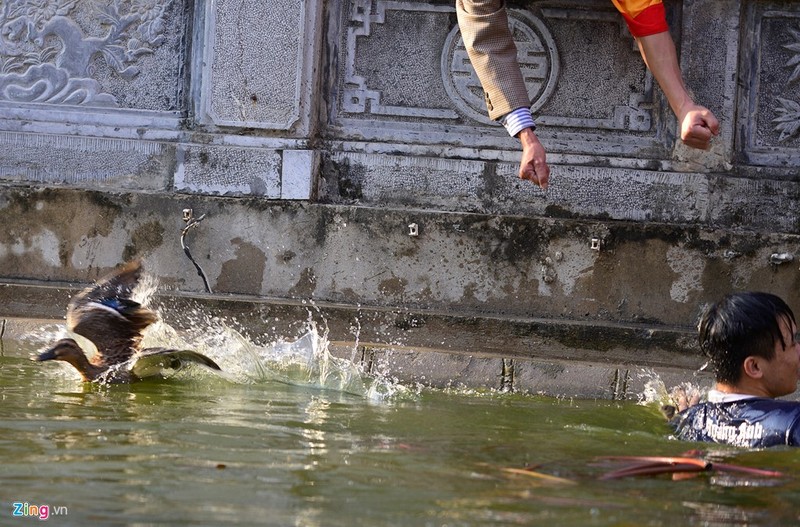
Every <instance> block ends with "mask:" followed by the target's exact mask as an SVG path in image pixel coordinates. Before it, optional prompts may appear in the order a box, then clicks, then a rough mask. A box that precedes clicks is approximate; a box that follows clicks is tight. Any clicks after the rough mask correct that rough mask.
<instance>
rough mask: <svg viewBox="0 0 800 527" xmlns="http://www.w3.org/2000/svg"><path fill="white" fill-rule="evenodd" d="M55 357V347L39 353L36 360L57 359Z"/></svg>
mask: <svg viewBox="0 0 800 527" xmlns="http://www.w3.org/2000/svg"><path fill="white" fill-rule="evenodd" d="M55 358H56V352H55V348H50V349H49V350H47V351H45V352H42V353H40V354H39V355H37V356H36V358H35V359H34V360H35V361H37V362H42V361H45V360H55Z"/></svg>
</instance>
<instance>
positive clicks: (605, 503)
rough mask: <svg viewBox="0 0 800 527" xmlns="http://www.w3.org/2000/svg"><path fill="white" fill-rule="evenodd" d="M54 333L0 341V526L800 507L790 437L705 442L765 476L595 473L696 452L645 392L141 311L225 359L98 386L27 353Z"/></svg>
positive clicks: (449, 521)
mask: <svg viewBox="0 0 800 527" xmlns="http://www.w3.org/2000/svg"><path fill="white" fill-rule="evenodd" d="M63 333H64V329H63V327H60V326H57V325H48V326H43V327H42V328H40V329H39V330H37V331H35V332H33V333H31V334H30V335H27V336H26V337H25V338H22V339H20V340H9V339H8V338H6V339H5V340H3V342H2V344H3V345H2V350H0V460H2V463H1V464H0V525H26V524H31V523H32V522H34V521H37V520H34V517H39V516H41V515H42V511H45V510H46V511H47V514H46V515H47V516H48V518H47V521H48V522H50V523H54V524H57V525H80V526H84V525H89V524H97V525H158V524H170V525H182V524H184V525H189V524H191V525H211V526H220V525H279V526H284V525H285V526H321V527H327V526H342V527H352V526H362V525H363V526H380V525H392V526H404V525H409V526H462V525H463V526H479V525H480V526H483V525H486V526H489V525H492V526H495V525H548V526H549V525H555V526H570V525H576V526H586V525H598V526H601V525H637V526H638V525H790V524H798V523H800V507H798V503H800V483H799V482H798V478H797V474H799V473H800V455H798V454H800V451H797V450H792V449H774V450H769V451H744V450H739V449H735V448H724V447H723V448H719V447H714V448H713V452H710V453H709V454H708V455H709V456H711V457H712V458H713V459H715V460H724V461H725V462H726V463H733V464H739V465H744V466H748V467H758V468H765V469H772V470H780V471H782V472H783V473H784V474H785V476H784V477H780V478H760V477H755V476H750V475H738V476H735V475H731V474H729V473H717V472H710V473H703V474H701V475H699V476H697V477H693V478H689V479H681V480H673V478H671V477H670V475H661V476H646V477H636V478H622V479H612V480H603V479H601V477H602V476H603V474H605V473H607V472H608V471H610V470H613V469H615V468H619V466H620V464H619V463H620V462H615V461H610V460H605V459H601V458H603V457H604V456H644V455H649V456H671V455H680V454H681V453H684V452H686V451H688V450H690V449H692V448H700V449H704V450H705V451H706V452H708V449H709V445H697V444H691V443H681V442H678V441H675V440H672V439H670V437H669V429H668V427H667V425H666V423H665V421H664V419H663V418H662V417H661V416H660V414H659V413H658V411H657V409H656V406H657V405H655V404H637V403H636V402H611V401H588V400H573V399H554V398H546V397H541V396H531V395H522V394H508V393H497V392H476V391H471V390H467V389H458V388H454V389H448V390H436V389H430V388H424V387H419V386H403V385H401V384H398V383H396V382H394V381H392V380H391V379H386V378H381V377H369V376H366V375H363V374H361V372H359V370H358V367H357V366H356V365H355V364H353V363H351V362H348V361H346V360H342V359H335V358H333V357H331V356H330V354H328V353H327V343H326V341H325V339H324V336H321V335H320V334H318V333H317V332H316V331H315V330H314V328H313V327H312V328H310V329H309V332H308V333H307V334H305V335H304V336H301V337H300V338H297V339H294V340H292V341H289V342H279V343H276V344H273V345H269V346H256V345H255V344H253V343H251V342H249V341H248V340H247V339H245V338H244V337H242V336H241V335H239V334H238V333H236V332H235V331H233V330H230V329H227V328H222V329H220V326H217V327H215V328H214V329H213V330H209V328H207V327H206V328H200V329H198V330H197V331H196V332H195V333H194V334H181V335H178V333H177V332H175V331H173V330H172V329H171V328H169V327H167V326H164V325H159V327H157V328H154V330H153V331H152V332H150V333H148V337H147V338H148V340H149V342H147V343H148V344H150V345H154V344H155V343H158V344H177V345H180V346H181V347H185V346H192V347H194V348H195V349H200V350H201V351H204V352H205V353H207V354H208V355H210V356H211V357H212V358H214V359H215V360H217V361H218V362H219V363H220V365H221V366H222V367H223V369H224V370H226V371H227V373H226V375H225V376H219V375H216V374H213V373H211V372H206V371H204V370H201V369H196V370H188V371H183V372H178V373H176V374H175V375H174V376H171V377H170V378H166V379H163V380H155V381H145V382H141V383H138V384H133V385H122V386H119V385H118V386H97V385H89V384H84V383H82V382H80V380H79V379H78V377H77V374H76V373H75V372H73V371H72V370H70V367H69V366H67V365H66V364H62V363H53V362H47V363H36V362H33V361H31V360H30V357H31V356H32V355H33V354H34V353H35V352H36V351H37V350H41V349H42V348H43V347H44V346H45V345H46V344H47V343H48V342H50V341H52V340H54V339H55V338H57V337H59V336H61V335H63ZM526 468H527V469H530V470H531V471H525V470H521V469H526ZM15 504H21V505H15ZM25 504H27V512H28V515H27V516H24V513H25V506H26V505H25ZM33 506H35V507H39V509H40V510H39V511H35V509H33ZM43 506H44V507H43ZM45 507H46V509H45ZM32 511H33V512H34V513H37V514H38V515H39V516H36V514H30V513H31V512H32ZM15 512H16V513H17V515H15V514H14V513H15ZM19 514H23V516H22V517H20V516H19Z"/></svg>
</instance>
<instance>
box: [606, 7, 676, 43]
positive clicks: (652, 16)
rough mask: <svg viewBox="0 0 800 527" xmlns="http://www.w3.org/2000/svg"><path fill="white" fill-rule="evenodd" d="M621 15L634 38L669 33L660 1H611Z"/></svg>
mask: <svg viewBox="0 0 800 527" xmlns="http://www.w3.org/2000/svg"><path fill="white" fill-rule="evenodd" d="M611 1H612V2H613V3H614V7H616V8H617V10H618V11H619V12H620V13H622V16H623V18H625V22H627V23H628V29H630V31H631V34H632V35H633V36H634V37H646V36H647V35H655V34H656V33H663V32H664V31H669V26H668V25H667V16H666V13H665V12H664V4H663V3H662V2H661V0H611Z"/></svg>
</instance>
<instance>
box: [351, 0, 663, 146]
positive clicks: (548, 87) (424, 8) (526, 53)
mask: <svg viewBox="0 0 800 527" xmlns="http://www.w3.org/2000/svg"><path fill="white" fill-rule="evenodd" d="M454 12H455V9H454V8H453V7H452V6H451V5H438V4H429V3H423V2H396V1H387V0H377V1H376V0H350V2H349V10H348V12H347V25H348V27H347V33H346V41H345V42H344V46H343V48H344V57H343V63H344V71H343V79H342V80H343V83H342V91H341V94H342V95H341V109H342V110H343V112H344V113H345V114H350V115H361V116H364V117H372V116H386V117H397V118H400V119H399V120H406V121H410V120H425V121H429V122H439V123H441V122H443V121H453V120H460V121H467V122H473V123H475V122H477V123H481V124H484V125H492V124H494V123H492V121H491V120H490V119H489V118H488V116H487V114H486V107H485V102H484V98H483V90H482V89H481V85H480V81H479V80H478V77H477V75H476V74H475V71H474V69H473V68H472V65H471V64H470V62H469V58H468V57H467V53H466V50H465V48H464V44H463V40H462V38H461V34H460V31H459V28H458V26H457V25H454V26H452V27H451V28H450V29H449V31H445V32H444V33H443V34H442V35H441V38H442V39H443V40H442V44H439V45H440V46H441V47H440V48H437V54H438V55H439V57H440V58H439V62H440V64H439V66H440V67H439V70H440V71H439V74H440V75H441V77H440V81H439V82H441V86H442V88H443V91H444V94H443V95H446V96H447V97H446V99H444V100H441V103H442V106H443V107H430V105H429V104H425V103H421V102H418V101H417V100H415V99H414V98H413V97H410V96H409V97H405V98H400V97H397V96H394V97H393V99H394V100H399V99H403V102H404V103H405V104H403V105H400V104H396V103H395V104H393V103H391V102H387V101H389V100H390V96H389V93H388V92H387V91H385V90H383V91H382V90H381V89H380V88H379V87H378V84H379V83H380V81H382V80H385V78H386V77H390V76H391V75H393V73H394V72H393V70H390V69H387V70H381V71H378V70H377V67H376V66H375V64H374V63H373V62H371V61H372V60H374V57H372V56H369V54H368V53H367V52H366V51H365V50H368V49H370V46H371V45H372V46H374V44H372V43H371V42H370V40H371V39H376V38H383V39H386V38H387V37H386V35H390V34H391V33H392V32H393V31H401V29H400V27H401V20H403V19H406V20H407V19H408V18H410V15H412V14H414V15H417V14H418V16H419V20H420V23H423V20H428V19H430V18H431V17H430V16H427V15H433V14H440V15H445V14H452V13H454ZM452 18H454V17H452V16H451V19H452ZM554 21H557V22H558V24H559V27H560V28H564V27H569V25H570V24H574V23H575V22H578V23H579V22H584V26H585V27H593V26H597V27H604V28H606V29H605V33H603V34H602V35H600V36H598V37H597V38H598V39H602V38H615V37H614V31H615V30H617V28H618V34H617V35H618V38H619V39H620V41H624V42H627V41H631V42H633V40H632V39H631V37H630V35H629V34H628V33H627V31H626V29H625V25H624V23H623V21H622V18H621V17H620V16H619V15H618V13H616V12H613V11H610V10H609V11H607V12H605V11H603V12H594V11H587V10H576V9H566V8H549V7H548V8H542V9H539V10H536V11H532V10H528V9H509V24H510V27H511V31H512V34H513V36H514V42H515V44H516V46H517V50H518V59H519V62H520V65H521V67H522V70H523V75H524V77H525V82H526V85H527V86H528V91H529V94H530V97H531V100H532V101H533V103H532V109H533V111H535V112H537V122H540V123H542V124H545V125H548V126H563V127H569V128H573V129H592V130H597V129H600V130H610V131H616V130H625V131H637V132H647V131H650V130H651V129H652V120H653V119H652V112H653V100H652V96H651V95H650V93H651V87H652V77H651V76H650V75H649V73H646V72H645V73H644V77H643V80H644V85H643V86H641V87H638V86H637V87H636V88H632V89H631V90H630V91H628V92H627V93H626V94H624V95H623V97H619V98H618V99H617V100H616V101H615V102H614V103H612V104H613V105H611V106H607V107H605V108H603V111H602V112H593V113H590V114H587V115H575V113H576V112H572V113H573V115H569V114H563V113H561V112H560V111H559V110H560V109H561V107H563V104H564V102H563V101H564V99H565V96H564V94H562V95H561V99H560V101H559V104H560V105H561V106H556V107H555V108H547V107H546V105H547V103H548V102H552V99H554V98H555V96H556V95H557V94H558V85H559V82H560V81H561V80H563V79H562V77H563V72H564V68H563V67H562V64H561V61H562V60H563V59H562V56H561V55H562V50H559V49H558V43H557V42H558V40H557V39H556V38H555V37H554V35H553V34H551V29H550V26H551V25H552V23H553V22H554ZM379 34H380V36H376V35H379ZM429 37H430V38H429V40H427V41H424V42H419V43H418V45H419V50H420V52H421V53H422V50H424V51H425V53H427V51H428V48H429V47H431V45H432V44H433V43H434V42H438V39H439V38H440V36H439V34H433V33H432V34H430V35H429ZM426 38H427V36H426ZM562 40H564V39H562ZM566 41H567V42H571V41H569V40H566ZM604 42H605V41H604ZM633 46H634V45H633V44H631V47H630V49H631V50H634V47H633ZM371 49H372V51H373V52H374V50H375V49H381V50H383V49H385V48H376V47H373V48H371ZM634 51H635V52H636V59H637V60H639V59H638V50H634ZM571 53H572V54H573V55H574V53H575V52H574V50H571ZM426 58H427V55H426ZM642 68H644V67H643V66H642ZM571 71H572V75H573V77H574V75H575V68H574V65H573V69H572V70H571ZM425 73H426V72H416V74H418V75H420V76H422V75H423V74H425ZM381 77H383V79H381ZM573 81H574V79H573ZM383 84H384V85H385V84H386V82H383ZM620 99H621V100H620ZM598 100H602V96H601V97H599V98H598ZM428 102H429V101H428Z"/></svg>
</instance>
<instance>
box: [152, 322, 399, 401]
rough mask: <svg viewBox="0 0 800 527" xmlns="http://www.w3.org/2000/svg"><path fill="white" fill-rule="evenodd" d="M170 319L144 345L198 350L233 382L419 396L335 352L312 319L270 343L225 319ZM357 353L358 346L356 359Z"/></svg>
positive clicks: (375, 397) (378, 396)
mask: <svg viewBox="0 0 800 527" xmlns="http://www.w3.org/2000/svg"><path fill="white" fill-rule="evenodd" d="M163 319H164V317H163V316H161V317H160V320H159V321H158V322H156V323H155V324H153V325H152V326H150V327H149V328H148V329H147V331H145V334H144V338H143V341H142V344H143V346H144V347H158V346H160V347H169V348H175V349H192V350H194V351H197V352H199V353H202V354H204V355H207V356H208V357H210V358H211V359H213V360H214V361H215V362H217V364H219V365H220V368H222V372H223V373H222V374H221V375H222V376H223V377H224V378H226V379H227V380H228V381H230V382H234V383H239V384H256V383H262V382H282V383H286V384H292V385H298V386H307V387H311V388H317V389H326V390H335V391H339V392H343V393H348V394H353V395H358V396H362V397H365V398H367V399H368V400H370V401H374V402H382V401H388V400H391V399H395V398H398V397H405V396H409V395H413V391H412V390H411V389H409V388H407V387H405V386H403V385H402V384H400V383H399V382H397V381H396V380H394V379H391V378H389V377H387V376H384V375H380V374H374V375H373V374H367V373H366V372H365V371H364V370H363V368H362V367H361V365H360V364H359V363H356V362H354V360H353V359H346V358H341V357H337V356H334V355H333V354H332V353H331V347H330V341H329V340H328V330H327V328H323V329H320V327H319V325H318V324H317V323H316V322H315V321H314V320H313V319H312V316H311V312H310V311H309V318H308V320H307V322H306V328H305V331H304V333H302V334H301V335H300V336H299V337H297V338H294V339H290V338H281V339H278V340H276V341H274V342H272V343H270V344H267V345H259V344H256V343H255V342H254V341H253V340H251V339H249V338H247V337H245V336H244V335H243V334H242V333H241V332H240V331H238V330H237V329H235V328H234V327H233V325H232V324H231V323H229V322H228V321H226V320H225V319H222V318H218V317H212V316H208V315H204V314H203V313H202V312H200V311H199V310H197V311H194V312H193V313H192V317H191V319H192V325H191V327H189V328H188V329H186V330H182V331H178V330H177V329H175V328H174V327H172V326H170V325H169V324H167V323H166V322H164V320H163ZM356 355H357V354H356V353H355V349H354V350H353V354H352V357H353V358H354V357H355V356H356Z"/></svg>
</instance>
